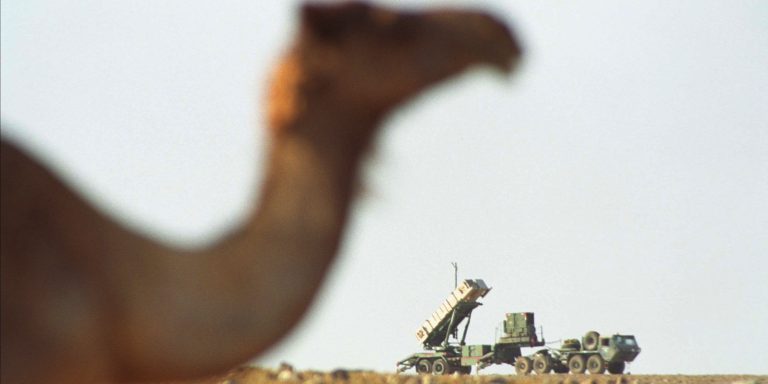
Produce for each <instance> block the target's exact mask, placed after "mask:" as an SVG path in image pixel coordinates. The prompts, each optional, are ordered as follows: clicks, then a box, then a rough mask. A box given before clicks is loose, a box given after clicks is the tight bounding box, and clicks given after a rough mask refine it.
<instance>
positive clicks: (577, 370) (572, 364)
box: [568, 355, 586, 375]
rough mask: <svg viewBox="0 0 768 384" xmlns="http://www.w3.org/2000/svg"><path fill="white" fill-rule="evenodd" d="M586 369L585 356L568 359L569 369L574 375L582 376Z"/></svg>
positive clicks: (574, 356)
mask: <svg viewBox="0 0 768 384" xmlns="http://www.w3.org/2000/svg"><path fill="white" fill-rule="evenodd" d="M585 368H586V367H585V366H584V356H582V355H573V356H571V358H570V359H568V369H569V370H570V371H571V373H573V374H577V375H579V374H582V373H584V369H585Z"/></svg>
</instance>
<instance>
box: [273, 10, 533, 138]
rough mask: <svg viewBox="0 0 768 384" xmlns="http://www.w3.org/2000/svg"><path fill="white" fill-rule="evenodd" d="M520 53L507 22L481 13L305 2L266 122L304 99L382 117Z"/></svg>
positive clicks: (508, 63)
mask: <svg viewBox="0 0 768 384" xmlns="http://www.w3.org/2000/svg"><path fill="white" fill-rule="evenodd" d="M520 55H521V48H520V46H519V45H518V43H517V41H516V40H515V38H514V37H513V35H512V32H511V31H510V30H509V29H508V27H507V26H506V25H505V24H503V23H501V22H500V21H498V20H496V19H494V18H493V17H491V16H489V15H487V14H485V13H482V12H474V11H467V10H451V9H438V10H431V11H421V12H420V11H395V10H391V9H388V8H383V7H378V6H374V5H370V4H366V3H362V2H344V3H337V4H311V3H310V4H305V5H304V6H303V8H302V10H301V25H300V30H299V34H298V39H297V41H296V42H295V44H294V46H293V49H292V50H291V51H290V52H289V53H288V54H287V55H286V57H285V59H284V60H283V62H282V65H281V66H279V68H278V72H277V74H276V76H275V77H274V78H273V84H272V87H271V90H270V92H271V95H270V98H269V99H270V102H271V105H270V106H269V113H268V114H269V116H270V122H271V124H270V125H271V126H272V127H273V128H277V129H278V130H279V129H280V128H281V127H284V126H285V125H286V123H289V124H290V121H288V120H289V119H287V118H286V116H295V115H296V114H297V112H298V111H297V109H302V108H305V107H306V106H307V105H310V104H311V105H318V106H319V107H320V108H323V110H325V111H327V105H343V106H344V113H346V114H349V113H350V112H351V111H357V112H359V113H360V114H362V115H373V116H381V115H383V114H385V113H386V112H388V111H389V110H391V109H392V108H393V107H395V106H397V105H399V104H401V103H403V102H405V101H407V100H408V99H409V98H411V97H413V96H415V95H416V94H418V93H419V92H420V91H422V90H424V89H427V88H428V87H429V86H430V85H433V84H435V83H437V82H440V81H442V80H444V79H446V78H448V77H451V76H453V75H456V74H458V73H460V72H462V71H464V70H465V69H467V68H469V67H470V66H475V65H477V64H485V65H489V66H491V67H493V68H495V69H498V70H500V71H503V72H509V71H511V70H512V68H513V66H514V64H515V63H516V61H517V59H518V58H519V57H520ZM286 90H292V91H296V90H300V91H299V92H300V93H299V94H291V95H286V92H285V91H286ZM323 101H325V102H323ZM339 112H341V111H339Z"/></svg>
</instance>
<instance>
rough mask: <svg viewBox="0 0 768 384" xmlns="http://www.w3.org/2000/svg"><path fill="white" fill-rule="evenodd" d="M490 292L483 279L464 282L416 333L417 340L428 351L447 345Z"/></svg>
mask: <svg viewBox="0 0 768 384" xmlns="http://www.w3.org/2000/svg"><path fill="white" fill-rule="evenodd" d="M490 290H491V288H489V287H488V286H487V285H486V284H485V282H484V281H483V280H482V279H467V280H464V281H462V282H461V283H460V284H459V285H458V286H457V287H456V289H454V290H453V292H451V294H450V295H448V298H447V299H446V300H445V301H444V302H443V303H442V304H440V307H439V308H438V309H437V311H435V312H434V313H433V314H432V316H431V317H430V318H428V319H427V320H425V321H424V323H422V324H421V326H420V327H419V329H418V330H417V331H416V338H417V339H418V340H419V342H421V343H422V344H423V345H424V348H426V349H432V348H435V347H439V346H441V345H442V344H445V343H447V340H448V336H449V335H450V334H451V333H453V332H454V331H455V330H456V327H457V326H458V325H459V324H460V323H461V322H462V321H463V320H464V319H466V318H467V317H469V316H470V315H471V314H472V310H474V309H475V308H477V307H478V306H479V305H481V303H479V302H478V301H477V300H478V299H479V298H481V297H485V295H487V294H488V292H490ZM467 325H469V324H467Z"/></svg>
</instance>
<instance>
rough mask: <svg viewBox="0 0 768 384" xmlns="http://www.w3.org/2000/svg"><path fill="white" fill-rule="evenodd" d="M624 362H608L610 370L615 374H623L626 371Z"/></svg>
mask: <svg viewBox="0 0 768 384" xmlns="http://www.w3.org/2000/svg"><path fill="white" fill-rule="evenodd" d="M624 366H625V364H624V362H623V361H614V362H613V363H608V372H610V373H611V374H614V375H621V374H622V373H624Z"/></svg>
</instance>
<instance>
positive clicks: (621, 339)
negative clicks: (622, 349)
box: [616, 336, 637, 346]
mask: <svg viewBox="0 0 768 384" xmlns="http://www.w3.org/2000/svg"><path fill="white" fill-rule="evenodd" d="M616 344H624V345H630V346H634V345H637V343H636V342H635V339H634V338H633V337H622V336H617V337H616Z"/></svg>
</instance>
